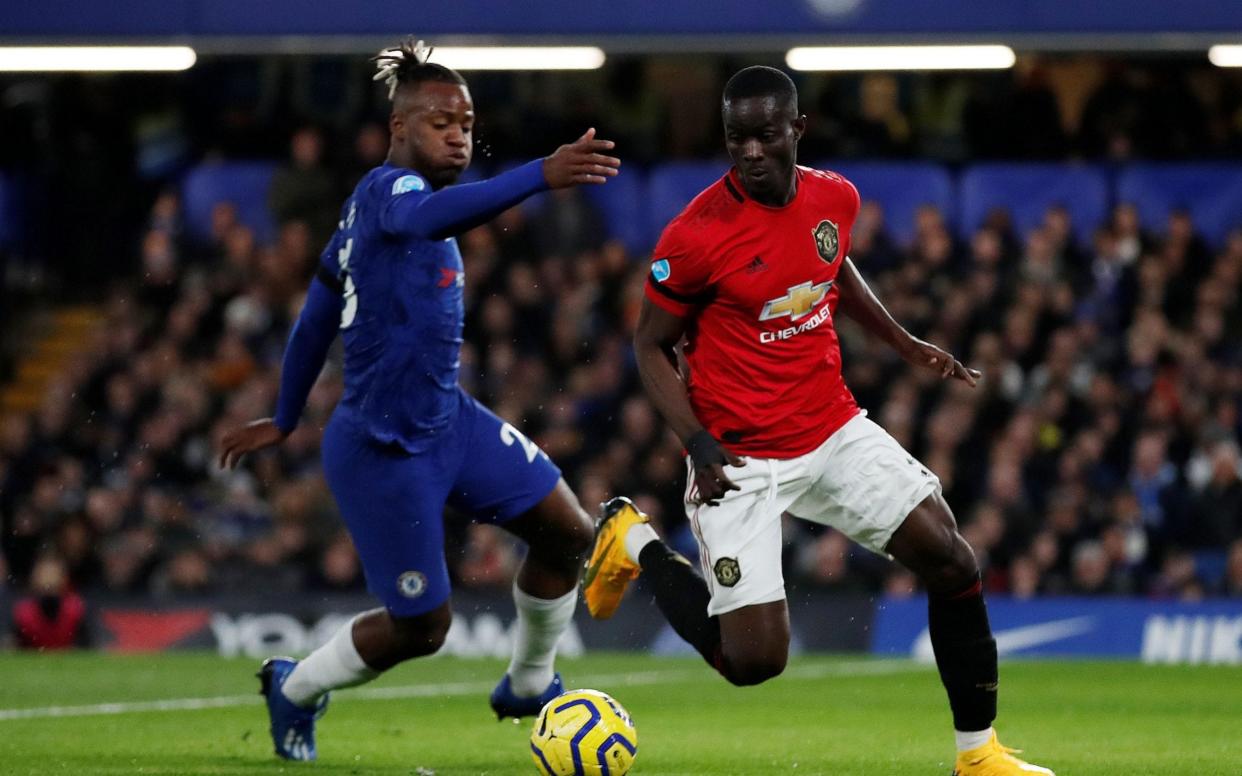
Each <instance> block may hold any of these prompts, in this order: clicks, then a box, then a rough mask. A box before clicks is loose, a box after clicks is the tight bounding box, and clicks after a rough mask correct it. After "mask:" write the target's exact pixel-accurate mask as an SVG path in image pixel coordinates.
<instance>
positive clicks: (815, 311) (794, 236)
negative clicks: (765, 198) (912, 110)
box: [646, 167, 859, 458]
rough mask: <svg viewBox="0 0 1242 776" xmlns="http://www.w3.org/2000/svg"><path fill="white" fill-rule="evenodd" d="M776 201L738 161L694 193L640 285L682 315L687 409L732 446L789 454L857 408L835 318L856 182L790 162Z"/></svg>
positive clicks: (809, 445)
mask: <svg viewBox="0 0 1242 776" xmlns="http://www.w3.org/2000/svg"><path fill="white" fill-rule="evenodd" d="M796 175H797V176H798V191H797V194H796V195H795V196H794V199H793V201H791V202H790V203H789V204H788V205H785V206H784V207H768V206H766V205H761V204H759V203H758V202H756V201H754V200H752V199H750V198H749V197H748V196H747V195H746V193H745V189H744V188H743V187H742V184H741V182H740V181H739V180H738V178H737V174H736V171H734V170H731V171H730V172H729V173H728V174H727V175H726V176H725V177H723V178H721V179H720V180H719V181H717V182H716V183H715V184H713V185H712V186H710V187H709V188H707V189H706V190H705V191H703V193H701V194H699V195H698V196H697V197H695V199H694V201H693V202H691V203H690V204H689V205H688V206H687V207H686V209H685V210H683V211H682V212H681V214H680V215H678V216H677V218H675V219H673V221H672V222H671V223H670V224H669V225H668V226H667V227H666V228H665V230H664V234H663V235H662V236H661V237H660V242H659V243H658V244H657V245H656V249H655V254H654V258H653V263H652V267H651V275H650V276H649V277H648V279H647V288H646V293H647V297H648V298H649V299H650V300H651V301H652V302H653V303H655V304H657V305H659V306H660V307H662V308H664V309H665V310H667V311H668V312H670V313H672V314H674V315H677V316H682V317H688V318H690V319H691V321H690V324H689V326H688V327H687V334H686V337H687V342H686V345H685V348H684V352H685V356H686V360H687V361H688V362H689V365H690V381H689V393H690V404H691V406H692V407H693V408H694V414H695V416H696V417H697V418H698V419H699V422H701V423H702V424H703V425H704V426H705V427H706V428H707V430H708V431H709V432H710V433H711V434H712V436H714V437H715V438H716V439H719V440H721V441H722V442H724V443H725V446H726V447H728V448H729V449H730V450H733V451H735V452H737V453H740V454H743V455H753V456H757V457H761V458H794V457H797V456H799V455H803V454H805V453H808V452H810V451H811V450H814V449H815V448H816V447H818V446H819V445H820V444H822V443H823V442H824V440H825V439H827V438H828V437H829V436H831V435H832V433H833V432H834V431H836V430H837V429H838V428H840V427H841V426H843V425H845V423H846V421H848V420H849V419H850V418H852V417H854V416H855V415H856V414H857V413H858V404H857V403H856V402H855V401H854V396H853V395H852V394H851V393H850V391H849V389H848V388H846V386H845V382H844V381H843V380H842V379H841V347H840V344H839V343H838V341H837V333H836V331H835V329H834V328H833V325H832V316H833V313H834V311H835V310H836V306H837V299H838V290H837V288H836V277H837V271H838V270H839V269H840V268H841V264H842V262H843V261H845V257H846V254H847V253H849V249H850V229H851V228H852V227H853V225H854V219H855V217H856V216H857V215H858V206H859V199H858V191H857V189H855V188H854V186H853V184H851V183H850V182H849V181H847V180H846V179H845V178H842V177H841V176H840V175H837V174H835V173H831V172H821V171H818V170H812V169H809V168H806V167H798V168H796Z"/></svg>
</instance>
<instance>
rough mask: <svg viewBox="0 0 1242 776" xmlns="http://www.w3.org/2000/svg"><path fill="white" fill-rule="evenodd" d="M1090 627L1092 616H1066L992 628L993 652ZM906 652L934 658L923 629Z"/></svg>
mask: <svg viewBox="0 0 1242 776" xmlns="http://www.w3.org/2000/svg"><path fill="white" fill-rule="evenodd" d="M1094 629H1095V618H1094V617H1070V618H1067V619H1064V620H1053V621H1052V622H1041V623H1036V624H1035V625H1023V626H1022V627H1020V628H1007V629H1005V630H1001V631H994V632H993V634H992V636H993V637H994V638H995V639H996V653H997V654H998V655H1008V654H1012V653H1014V652H1020V651H1021V650H1024V649H1030V648H1031V647H1038V646H1042V645H1044V644H1051V643H1053V642H1056V641H1061V640H1063V639H1068V638H1072V637H1074V636H1081V635H1082V634H1084V633H1089V632H1091V631H1092V630H1094ZM910 653H911V656H912V657H913V658H914V659H915V660H920V661H923V662H928V663H929V662H933V661H934V660H935V655H934V654H933V652H932V644H931V636H930V635H929V634H928V632H927V630H926V629H924V630H923V632H922V633H921V634H919V637H918V639H916V640H915V642H914V646H913V647H912V648H911V650H910Z"/></svg>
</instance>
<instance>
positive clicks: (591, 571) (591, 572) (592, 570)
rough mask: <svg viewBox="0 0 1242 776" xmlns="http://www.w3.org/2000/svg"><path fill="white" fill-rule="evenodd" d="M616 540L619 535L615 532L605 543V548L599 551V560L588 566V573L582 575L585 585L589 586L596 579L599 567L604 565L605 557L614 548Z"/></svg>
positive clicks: (583, 584)
mask: <svg viewBox="0 0 1242 776" xmlns="http://www.w3.org/2000/svg"><path fill="white" fill-rule="evenodd" d="M616 540H617V535H616V534H613V535H612V536H611V537H610V538H609V539H608V543H607V544H605V545H604V549H602V550H600V551H599V555H598V556H597V560H596V561H595V562H594V563H592V564H591V565H590V566H587V570H586V574H585V575H584V576H583V577H582V586H583V587H588V586H590V584H591V583H592V582H594V581H595V577H596V575H598V574H599V567H600V566H602V565H604V558H607V557H608V551H609V550H611V549H612V545H613V542H615V541H616Z"/></svg>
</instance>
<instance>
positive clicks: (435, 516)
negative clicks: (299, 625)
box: [220, 40, 620, 760]
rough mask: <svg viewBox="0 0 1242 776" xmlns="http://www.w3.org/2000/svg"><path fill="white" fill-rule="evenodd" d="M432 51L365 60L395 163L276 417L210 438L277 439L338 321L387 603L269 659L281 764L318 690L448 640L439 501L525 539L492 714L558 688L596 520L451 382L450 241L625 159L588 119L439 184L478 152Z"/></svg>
mask: <svg viewBox="0 0 1242 776" xmlns="http://www.w3.org/2000/svg"><path fill="white" fill-rule="evenodd" d="M429 54H430V49H428V48H426V47H425V46H424V45H423V44H422V42H421V41H419V42H418V43H413V42H412V41H410V40H407V41H406V42H404V43H403V44H402V45H401V46H400V47H399V48H395V49H388V50H385V51H384V52H381V54H380V55H379V56H378V57H376V62H377V63H378V66H379V72H378V74H377V76H376V80H383V81H385V82H386V83H387V85H388V87H389V97H390V99H391V100H392V115H391V117H390V119H389V128H390V130H391V134H392V140H391V147H390V150H389V155H388V161H387V162H386V163H385V164H384V165H382V166H380V167H377V168H376V169H374V170H372V171H371V172H369V173H368V174H367V175H366V176H365V177H363V179H362V181H361V182H360V183H359V184H358V186H357V188H355V189H354V192H353V194H352V195H351V196H350V197H349V199H348V200H347V201H346V202H345V204H344V206H343V207H342V209H341V217H340V223H339V226H338V228H337V231H336V233H335V234H334V235H333V236H332V239H331V241H330V242H329V243H328V246H327V248H326V249H325V250H324V252H323V255H322V257H321V260H320V265H319V270H318V274H317V276H316V277H315V279H314V280H313V281H312V282H311V286H310V290H309V292H308V293H307V297H306V303H305V306H304V307H303V309H302V312H301V315H300V316H299V318H298V321H297V323H296V324H295V325H294V327H293V331H292V333H291V334H290V337H289V343H288V346H287V347H286V350H285V356H284V363H283V368H282V374H281V384H280V394H279V398H278V401H277V409H276V415H275V417H273V418H265V419H263V420H257V421H254V422H252V423H250V424H248V425H246V426H244V427H242V428H239V429H235V430H233V431H231V432H229V433H228V434H226V435H225V436H224V438H223V440H222V450H221V456H220V462H221V465H222V466H227V467H233V466H236V465H237V462H238V459H239V458H240V457H241V456H242V455H244V454H246V453H248V452H251V451H254V450H259V449H262V448H265V447H269V446H271V445H275V444H278V443H280V442H281V441H282V440H283V439H285V437H287V436H288V435H289V433H290V432H291V431H292V430H293V428H294V427H295V426H296V425H297V422H298V417H299V415H300V414H301V411H302V408H303V406H304V404H305V402H306V397H307V394H308V393H309V392H310V389H311V386H312V385H313V384H314V382H315V380H316V378H317V377H318V375H319V372H320V370H321V369H322V367H323V363H324V359H325V358H326V356H327V352H328V348H329V346H330V345H331V343H332V341H333V340H334V339H335V338H336V334H337V331H338V330H339V331H340V332H341V335H342V336H343V338H344V342H345V376H344V379H345V391H344V395H343V396H342V398H341V401H340V403H339V404H338V405H337V407H336V410H335V411H334V412H333V414H332V419H331V421H330V422H329V423H328V426H327V428H326V429H325V431H324V439H323V467H324V474H325V476H326V479H327V481H328V486H329V487H330V488H331V490H332V493H333V496H334V497H335V498H336V501H337V504H338V506H339V508H340V511H341V516H342V518H343V519H344V521H345V524H346V525H347V527H348V528H349V533H350V535H351V536H352V537H353V540H354V545H355V546H356V547H357V549H358V554H359V556H360V558H361V560H362V565H363V569H364V571H365V573H366V579H367V586H368V588H369V589H370V590H371V592H372V593H373V594H374V595H375V596H377V597H378V598H379V599H380V601H381V602H382V603H383V607H382V608H378V609H374V610H371V611H368V612H365V613H363V614H360V615H358V616H357V617H355V618H354V619H353V620H352V621H351V622H350V623H349V624H348V625H346V626H345V627H343V628H342V629H341V630H340V631H339V632H337V633H336V634H335V635H334V636H333V637H332V638H331V639H329V641H328V642H327V643H326V644H324V645H323V646H322V647H320V648H319V649H317V650H315V651H314V652H313V653H311V654H310V655H309V656H308V657H306V658H305V659H304V660H302V661H300V662H299V661H294V660H291V659H288V658H272V659H270V660H268V661H267V662H265V663H264V664H263V667H262V669H261V670H260V672H259V676H260V679H261V681H262V692H263V694H264V696H265V697H266V698H267V706H268V712H269V715H270V717H271V732H272V739H273V742H274V744H275V748H276V753H277V754H278V755H280V756H281V757H284V758H287V759H292V760H313V759H315V755H316V750H315V736H314V732H315V720H316V719H317V717H318V716H319V715H320V714H322V712H323V711H324V708H325V706H326V703H327V698H328V692H329V691H330V690H333V689H336V688H341V687H351V686H354V685H358V684H362V683H363V682H367V681H370V680H371V679H373V678H375V677H376V676H378V675H379V674H380V673H381V672H383V671H386V670H388V669H389V668H392V667H393V666H395V665H397V664H398V663H400V662H402V661H404V660H409V659H411V658H415V657H419V656H422V655H429V654H431V653H433V652H435V651H436V650H437V649H439V647H440V645H441V644H443V643H444V638H445V635H446V634H447V632H448V628H449V622H450V620H451V619H452V615H451V612H450V609H449V592H450V591H449V576H448V569H447V567H446V565H445V558H444V526H443V512H444V507H445V504H446V503H449V504H452V505H453V506H455V507H457V508H459V509H461V510H463V511H465V512H467V513H469V514H471V515H473V516H474V518H475V519H477V520H482V521H487V522H491V523H494V524H497V525H501V526H503V527H504V528H506V529H507V530H508V531H510V532H511V533H513V534H514V535H515V536H518V537H519V538H521V539H522V540H524V541H525V542H526V543H527V545H528V547H529V549H528V552H527V554H526V557H525V560H524V561H523V563H522V566H521V568H520V569H519V571H518V574H517V579H516V581H515V584H514V590H513V597H514V601H515V604H516V607H517V625H516V628H515V631H514V647H513V658H512V661H511V662H510V664H509V668H508V671H507V672H506V673H505V675H504V677H503V678H502V679H501V681H500V684H499V685H498V686H497V687H496V690H495V691H494V692H493V693H492V696H491V705H492V708H493V710H494V711H495V712H496V714H497V715H498V716H501V717H522V716H530V715H534V714H536V713H538V711H539V709H540V708H541V707H542V706H543V704H544V703H545V702H546V701H548V700H550V699H551V698H553V697H555V696H556V695H558V694H560V692H561V691H562V685H561V678H560V675H559V674H556V673H555V672H554V670H553V659H554V657H555V653H556V644H557V641H558V639H559V638H560V636H561V634H562V633H563V632H564V630H565V628H566V627H567V626H568V624H569V622H570V619H571V617H572V615H573V611H574V606H575V604H576V601H577V594H578V590H577V587H578V571H579V569H580V568H581V565H582V558H583V555H584V553H585V552H586V550H587V549H588V548H589V547H590V545H591V541H592V535H593V526H592V523H591V520H590V518H589V517H588V516H587V514H586V513H585V512H584V511H583V509H582V507H581V506H579V504H578V500H577V498H576V497H575V496H574V494H573V493H572V492H571V491H570V490H569V487H568V486H567V485H566V484H565V481H564V480H563V479H562V478H561V473H560V470H559V469H558V468H557V467H556V466H555V465H554V464H553V463H552V462H551V461H550V460H549V459H548V456H547V455H546V454H545V453H544V452H543V451H542V450H540V449H539V448H538V447H537V446H536V445H535V444H534V443H533V442H531V441H530V440H529V439H527V438H526V437H524V436H523V435H522V434H521V432H519V431H518V430H517V429H516V428H514V427H513V426H512V425H510V424H508V423H505V422H503V421H501V420H500V419H499V418H498V417H496V416H495V415H494V414H492V413H491V412H490V411H489V410H488V409H487V408H486V407H484V406H483V405H481V404H479V403H478V402H477V401H475V400H474V399H473V398H471V397H470V396H468V395H467V394H466V393H465V392H464V391H463V390H462V389H461V387H460V386H459V385H458V382H457V371H458V365H459V351H460V349H461V344H462V319H463V307H462V287H463V285H464V278H465V276H464V273H463V272H462V260H461V254H460V253H459V252H458V249H457V243H456V241H455V239H454V237H455V236H456V235H458V234H461V233H462V232H464V231H466V230H467V229H470V228H472V227H474V226H477V225H479V224H482V223H484V222H486V221H488V220H489V219H491V218H492V217H493V216H495V215H497V214H498V213H500V212H502V211H504V210H506V209H507V208H510V207H512V206H514V205H516V204H517V203H519V202H521V201H522V200H523V199H525V198H527V197H529V196H531V195H532V194H536V193H538V192H540V191H544V190H546V189H549V188H566V187H569V186H575V185H580V184H601V183H604V182H605V181H607V180H608V179H609V178H610V177H612V176H614V175H616V174H617V169H618V167H619V166H620V161H619V160H618V159H616V158H614V157H612V156H610V155H608V153H607V152H609V151H610V150H611V149H612V148H613V143H612V142H610V141H606V140H599V139H596V137H595V132H594V130H593V129H592V130H587V132H586V134H584V135H583V136H582V137H580V138H579V139H578V140H576V141H574V142H573V143H570V144H568V145H564V146H561V147H560V148H558V149H557V150H556V151H555V152H553V153H552V154H551V155H550V156H548V157H546V158H543V159H536V160H534V161H532V162H529V163H527V164H525V165H523V166H521V167H518V168H517V169H514V170H512V171H510V172H506V173H504V174H502V175H498V176H496V177H495V178H491V179H490V180H486V181H483V182H480V183H472V184H466V185H462V186H451V184H452V183H454V182H455V181H456V180H457V178H458V176H460V175H461V173H462V171H463V170H465V169H466V166H467V165H469V164H470V157H471V149H472V145H473V141H472V130H473V127H474V120H475V116H474V106H473V103H472V101H471V98H470V92H469V90H468V88H467V86H466V82H465V80H464V79H463V78H462V77H461V76H460V75H459V74H458V73H456V72H455V71H453V70H451V69H449V68H447V67H444V66H442V65H439V64H435V63H432V62H428V56H429Z"/></svg>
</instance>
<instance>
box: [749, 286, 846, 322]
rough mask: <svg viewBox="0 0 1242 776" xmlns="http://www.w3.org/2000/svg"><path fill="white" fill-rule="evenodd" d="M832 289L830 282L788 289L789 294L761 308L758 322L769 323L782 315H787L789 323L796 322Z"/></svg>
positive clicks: (772, 300) (770, 301)
mask: <svg viewBox="0 0 1242 776" xmlns="http://www.w3.org/2000/svg"><path fill="white" fill-rule="evenodd" d="M830 288H832V281H831V280H825V281H824V282H823V283H820V284H819V285H815V286H813V285H811V281H809V280H808V281H806V282H805V283H799V284H798V285H796V286H791V287H790V288H789V293H788V294H786V295H785V296H782V297H778V298H776V299H770V300H768V302H767V303H766V304H764V306H763V312H762V313H760V314H759V320H761V321H770V320H772V319H773V318H780V317H781V316H782V315H788V316H789V319H790V320H791V321H796V320H798V319H799V318H801V317H802V316H804V315H806V314H807V313H809V312H811V310H814V309H815V305H817V304H819V303H820V302H822V301H823V299H824V297H825V296H827V295H828V289H830Z"/></svg>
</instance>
